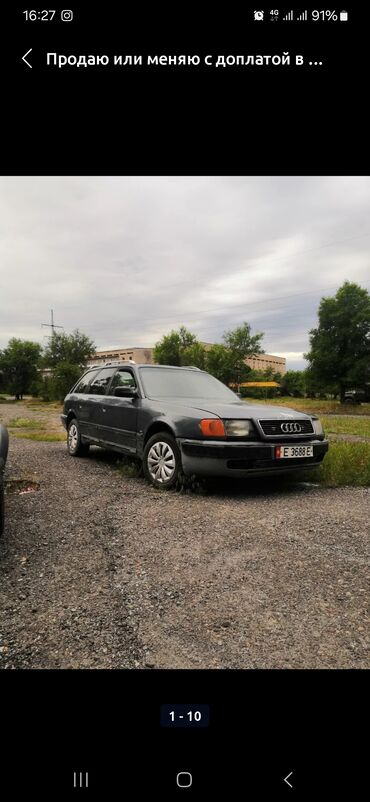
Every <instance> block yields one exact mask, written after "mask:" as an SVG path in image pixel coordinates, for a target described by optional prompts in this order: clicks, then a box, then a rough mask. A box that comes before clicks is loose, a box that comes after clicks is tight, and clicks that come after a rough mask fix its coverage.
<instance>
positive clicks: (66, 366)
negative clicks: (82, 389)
mask: <svg viewBox="0 0 370 802" xmlns="http://www.w3.org/2000/svg"><path fill="white" fill-rule="evenodd" d="M80 376H81V368H80V367H79V365H73V364H71V363H70V362H59V364H58V365H57V366H56V368H55V370H54V374H53V378H52V379H51V385H52V387H51V395H52V397H53V398H55V400H58V401H61V402H62V401H63V400H64V398H65V396H66V395H67V393H69V391H70V389H71V387H73V385H74V384H76V381H77V380H78V379H79V377H80ZM46 389H47V388H46Z"/></svg>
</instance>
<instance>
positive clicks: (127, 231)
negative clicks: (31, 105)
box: [0, 176, 370, 367]
mask: <svg viewBox="0 0 370 802" xmlns="http://www.w3.org/2000/svg"><path fill="white" fill-rule="evenodd" d="M369 220H370V179H369V178H367V177H350V176H343V177H307V176H306V177H286V176H277V177H202V176H200V177H184V176H182V177H145V176H144V177H114V176H113V177H109V176H108V177H94V176H89V177H32V178H31V177H30V178H22V177H13V178H12V177H8V178H2V179H1V183H0V321H1V326H0V347H4V346H5V345H6V343H7V341H8V340H9V338H10V337H12V336H17V337H22V338H23V337H27V338H29V339H32V340H35V341H37V342H43V341H44V340H43V337H44V334H45V331H47V330H46V329H42V328H41V323H45V322H48V318H49V316H50V308H53V309H54V315H55V322H56V323H58V324H59V325H62V326H64V328H65V330H66V331H72V330H73V329H75V328H79V329H81V330H82V331H84V332H85V333H87V334H88V335H89V336H90V337H92V338H93V339H94V341H95V342H96V344H97V346H100V347H106V346H107V347H108V346H114V345H116V346H120V345H121V346H135V345H137V346H151V345H153V344H154V343H155V342H156V341H157V340H159V339H160V338H161V337H162V336H163V334H165V333H166V332H168V331H169V330H170V329H172V328H178V327H179V326H180V325H181V324H184V325H186V326H188V328H190V329H191V330H192V331H194V332H195V333H196V334H198V336H199V338H200V339H202V340H206V341H209V342H212V341H220V340H221V337H222V334H223V332H224V331H225V330H226V329H230V328H233V327H234V326H237V325H240V323H242V322H243V321H244V320H247V321H248V322H250V323H251V324H252V328H253V331H263V332H265V337H264V343H263V344H264V348H265V350H266V351H267V352H271V353H275V354H281V355H285V356H286V357H287V359H288V367H292V364H293V362H294V364H295V366H296V365H298V366H303V364H304V363H303V359H302V354H303V353H304V352H305V351H306V350H307V349H308V345H309V343H308V331H309V329H310V328H312V327H313V326H314V325H315V323H316V314H317V308H318V304H319V301H320V298H321V297H322V296H323V295H333V294H334V293H335V291H336V289H337V288H338V286H340V284H342V283H343V281H344V280H345V279H349V280H351V281H356V282H358V283H359V284H361V285H362V286H365V287H367V288H368V289H370V281H369V275H370V271H369V248H370V228H369Z"/></svg>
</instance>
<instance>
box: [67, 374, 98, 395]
mask: <svg viewBox="0 0 370 802" xmlns="http://www.w3.org/2000/svg"><path fill="white" fill-rule="evenodd" d="M98 372H99V368H98V369H97V370H89V372H88V373H85V375H84V376H83V377H82V379H80V381H79V382H78V384H77V385H76V387H75V389H74V390H73V392H74V393H87V390H88V387H89V384H90V382H91V381H92V380H93V379H94V378H95V376H96V374H97V373H98Z"/></svg>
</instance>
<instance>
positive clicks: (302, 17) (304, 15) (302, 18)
mask: <svg viewBox="0 0 370 802" xmlns="http://www.w3.org/2000/svg"><path fill="white" fill-rule="evenodd" d="M297 20H298V22H307V11H303V12H302V14H300V15H299V17H297Z"/></svg>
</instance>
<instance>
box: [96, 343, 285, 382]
mask: <svg viewBox="0 0 370 802" xmlns="http://www.w3.org/2000/svg"><path fill="white" fill-rule="evenodd" d="M201 345H203V346H204V348H205V349H206V350H207V351H208V350H209V349H210V348H212V343H204V342H202V343H201ZM153 351H154V348H106V349H105V350H104V351H103V350H98V351H96V352H95V354H93V356H92V357H91V359H89V361H88V363H87V364H88V365H99V364H100V363H102V365H103V364H104V363H105V362H130V361H132V362H136V363H138V364H141V365H143V364H144V365H154V359H153ZM245 362H246V364H247V365H249V367H250V368H252V370H267V368H272V369H273V371H274V373H281V375H284V373H286V359H285V358H284V357H282V356H273V354H258V355H257V356H255V357H250V358H248V359H246V360H245Z"/></svg>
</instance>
